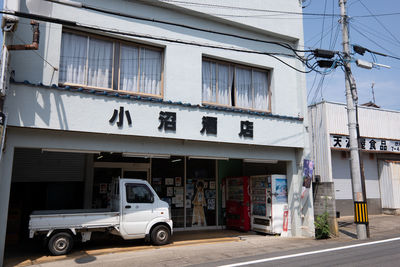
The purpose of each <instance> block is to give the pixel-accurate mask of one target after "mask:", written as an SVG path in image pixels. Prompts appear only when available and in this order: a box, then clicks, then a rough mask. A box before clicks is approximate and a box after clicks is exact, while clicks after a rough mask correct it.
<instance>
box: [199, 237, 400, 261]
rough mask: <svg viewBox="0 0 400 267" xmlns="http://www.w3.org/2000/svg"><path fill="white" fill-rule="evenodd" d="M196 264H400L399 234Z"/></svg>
mask: <svg viewBox="0 0 400 267" xmlns="http://www.w3.org/2000/svg"><path fill="white" fill-rule="evenodd" d="M195 266H220V267H222V266H223V267H236V266H380V267H382V266H400V237H395V238H389V239H383V240H374V241H371V240H368V241H365V242H359V241H356V242H351V244H346V245H345V246H343V245H342V246H338V245H336V246H333V247H332V246H323V247H321V246H319V247H308V248H305V249H297V250H291V251H285V252H283V253H273V254H265V255H257V256H251V257H245V258H237V259H233V260H232V259H231V260H224V261H220V262H213V263H207V264H202V265H195Z"/></svg>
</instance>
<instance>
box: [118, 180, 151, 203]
mask: <svg viewBox="0 0 400 267" xmlns="http://www.w3.org/2000/svg"><path fill="white" fill-rule="evenodd" d="M128 186H136V187H144V188H146V190H147V192H148V193H150V197H151V199H152V200H153V201H151V202H134V201H133V202H130V201H129V198H128V189H127V188H128ZM125 200H126V203H128V204H153V203H154V201H155V198H154V194H153V192H152V191H151V190H150V188H149V187H148V186H147V185H145V184H141V183H126V184H125Z"/></svg>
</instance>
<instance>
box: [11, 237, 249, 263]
mask: <svg viewBox="0 0 400 267" xmlns="http://www.w3.org/2000/svg"><path fill="white" fill-rule="evenodd" d="M239 241H241V239H240V238H239V237H223V238H208V239H201V240H188V241H176V242H173V243H171V244H168V245H165V246H152V245H147V246H135V247H119V248H103V249H93V250H81V251H76V252H74V253H71V254H68V255H62V256H43V257H40V258H38V259H35V260H29V259H28V260H25V261H23V262H20V263H17V264H13V262H15V260H13V259H9V260H8V263H7V265H5V266H15V267H23V266H29V265H34V264H43V263H48V262H56V261H61V260H66V259H69V260H71V259H79V258H82V257H87V256H100V255H105V254H115V253H123V252H134V251H144V250H151V249H163V248H172V247H182V246H190V245H200V244H213V243H223V242H239Z"/></svg>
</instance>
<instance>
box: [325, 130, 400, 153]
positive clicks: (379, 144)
mask: <svg viewBox="0 0 400 267" xmlns="http://www.w3.org/2000/svg"><path fill="white" fill-rule="evenodd" d="M330 139H331V140H330V141H331V148H333V149H349V148H350V142H349V137H348V136H345V135H336V134H332V135H331V138H330ZM360 145H361V149H362V150H363V151H368V152H391V153H400V140H389V139H380V138H364V137H362V138H361V139H360Z"/></svg>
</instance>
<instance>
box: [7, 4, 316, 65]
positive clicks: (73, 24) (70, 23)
mask: <svg viewBox="0 0 400 267" xmlns="http://www.w3.org/2000/svg"><path fill="white" fill-rule="evenodd" d="M0 13H2V14H9V15H14V16H18V17H22V18H28V19H35V20H41V21H46V22H52V23H58V24H62V25H65V26H70V27H78V28H82V29H86V30H94V31H101V32H106V33H113V34H117V35H125V36H132V37H139V38H145V39H151V40H158V41H165V42H171V43H178V44H185V45H192V46H199V47H207V48H215V49H222V50H229V51H236V52H243V53H250V54H260V55H266V56H270V57H272V58H274V59H276V60H278V61H279V62H281V63H283V64H284V65H286V66H288V67H290V68H292V69H294V70H296V71H298V72H301V73H310V72H311V71H313V70H314V71H317V70H315V69H314V68H312V66H310V65H309V64H308V63H307V62H305V59H304V58H302V57H299V56H297V55H291V54H284V53H269V52H261V51H254V50H244V49H238V48H234V47H223V46H217V45H210V44H201V43H196V42H189V41H183V40H178V39H170V38H166V37H157V36H151V35H144V34H138V33H134V32H124V31H119V30H115V29H106V28H98V27H96V26H92V25H83V24H78V23H76V22H74V21H68V20H63V19H57V18H51V17H46V16H42V15H36V14H29V13H24V12H17V11H15V12H13V13H12V12H7V11H0ZM277 56H288V57H293V58H296V59H298V60H300V61H301V62H303V63H304V64H306V66H307V67H309V68H310V70H308V71H303V70H300V69H297V68H296V67H293V66H292V65H290V64H289V63H287V62H285V61H284V60H282V59H280V58H278V57H277Z"/></svg>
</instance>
